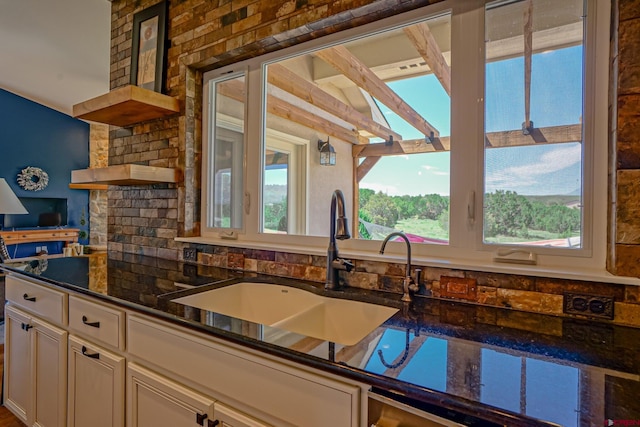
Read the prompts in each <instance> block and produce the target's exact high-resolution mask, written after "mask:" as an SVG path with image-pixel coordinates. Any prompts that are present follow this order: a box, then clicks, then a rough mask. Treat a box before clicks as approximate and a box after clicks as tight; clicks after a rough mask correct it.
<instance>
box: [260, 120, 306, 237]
mask: <svg viewBox="0 0 640 427" xmlns="http://www.w3.org/2000/svg"><path fill="white" fill-rule="evenodd" d="M267 140H268V142H267V144H266V146H267V148H271V149H272V150H277V151H280V152H283V153H286V154H287V155H288V156H289V162H288V164H287V168H288V171H287V225H288V227H287V230H290V229H291V228H290V227H291V226H292V225H293V228H295V229H297V230H303V231H304V233H307V228H308V227H307V220H306V217H307V201H308V198H307V188H306V185H304V184H306V182H307V180H308V176H307V163H308V157H307V152H308V150H307V146H306V145H305V142H306V141H301V140H300V138H298V137H294V136H292V135H287V134H285V133H282V132H279V131H275V130H269V131H268V132H267ZM296 177H302V178H303V179H302V180H299V179H296ZM298 217H301V218H302V220H298V219H296V220H293V219H292V218H298ZM260 229H261V230H262V229H264V227H261V228H260Z"/></svg>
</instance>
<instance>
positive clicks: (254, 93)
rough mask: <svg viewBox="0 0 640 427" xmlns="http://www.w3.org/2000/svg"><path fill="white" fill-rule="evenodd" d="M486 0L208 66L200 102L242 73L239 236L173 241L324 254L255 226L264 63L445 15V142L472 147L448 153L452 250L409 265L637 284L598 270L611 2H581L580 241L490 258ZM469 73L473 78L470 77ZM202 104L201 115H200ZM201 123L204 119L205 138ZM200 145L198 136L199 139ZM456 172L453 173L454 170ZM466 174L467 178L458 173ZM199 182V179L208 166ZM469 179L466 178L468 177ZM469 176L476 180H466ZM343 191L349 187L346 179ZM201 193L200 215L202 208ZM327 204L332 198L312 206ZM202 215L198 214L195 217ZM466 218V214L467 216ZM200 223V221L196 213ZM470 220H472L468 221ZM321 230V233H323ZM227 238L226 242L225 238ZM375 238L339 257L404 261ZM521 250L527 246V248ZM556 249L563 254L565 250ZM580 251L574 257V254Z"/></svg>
mask: <svg viewBox="0 0 640 427" xmlns="http://www.w3.org/2000/svg"><path fill="white" fill-rule="evenodd" d="M486 3H489V1H485V0H468V1H465V2H460V1H454V0H447V1H443V2H440V3H436V4H434V5H430V6H427V7H424V8H420V9H416V10H413V11H410V12H407V13H404V14H401V15H397V16H393V17H390V18H387V19H384V20H381V21H378V22H374V23H371V24H368V25H365V26H362V27H358V28H353V29H350V30H346V31H343V32H340V33H336V34H331V35H328V36H325V37H322V38H319V39H315V40H312V41H309V42H306V43H303V44H299V45H296V46H292V47H290V48H287V49H283V50H280V51H277V52H273V53H270V54H266V55H264V56H261V57H258V58H252V59H249V60H247V61H243V62H242V63H239V64H234V65H230V66H227V67H224V68H221V69H217V70H213V71H210V72H208V73H206V74H205V76H204V83H205V84H204V87H205V98H206V94H207V89H206V88H207V87H208V82H209V81H211V80H212V79H216V78H220V77H223V76H226V75H228V74H229V73H234V72H237V71H239V70H241V69H242V70H245V72H246V74H245V78H246V84H247V100H248V101H247V102H246V104H245V108H246V115H245V141H246V142H245V156H246V157H245V174H246V175H245V204H244V206H245V221H244V230H240V232H238V233H233V232H232V233H219V232H218V231H216V230H206V229H203V232H202V235H201V236H200V237H195V238H179V239H178V240H180V241H185V242H197V243H208V244H216V245H225V246H236V247H246V248H257V249H260V248H264V249H270V250H274V249H275V250H281V251H285V252H294V253H307V254H314V255H323V254H326V249H327V244H328V237H317V236H300V235H274V234H263V233H259V230H261V218H262V212H261V206H262V201H261V189H262V173H261V172H262V171H263V169H264V168H263V166H264V165H263V163H264V149H263V148H262V147H260V149H259V150H258V149H257V147H256V146H255V142H256V141H262V140H263V132H264V131H263V121H264V117H265V116H266V113H265V111H264V105H265V102H264V100H265V98H266V84H265V78H264V70H265V67H266V65H267V64H269V63H271V62H275V61H280V60H283V59H286V58H289V57H292V56H296V55H299V54H301V53H304V52H309V51H312V50H315V49H321V48H325V47H328V46H330V45H334V44H339V43H343V42H345V41H348V40H351V39H354V38H358V37H363V36H367V35H370V34H372V33H375V32H381V31H386V30H389V29H392V28H396V27H398V26H402V25H407V24H409V23H412V22H417V21H422V20H424V19H425V18H428V17H430V16H437V15H439V14H445V13H452V17H451V27H452V29H451V45H452V68H451V70H452V73H451V80H452V84H451V86H452V101H451V140H452V141H473V143H469V144H468V145H465V147H464V149H456V148H455V147H453V144H452V150H451V171H452V174H451V195H450V224H451V227H450V244H449V245H447V246H443V245H413V246H412V251H413V256H414V257H413V258H414V264H420V265H426V266H434V267H446V268H459V269H468V270H479V271H492V272H504V273H518V274H528V275H533V276H544V277H559V278H575V279H582V280H597V281H606V282H616V283H630V284H640V280H638V279H633V278H625V277H616V276H613V275H611V274H609V273H607V272H606V270H605V259H606V241H607V240H606V238H607V237H606V236H607V234H606V224H607V139H608V130H607V114H608V105H607V99H608V80H609V78H608V74H609V68H608V64H609V60H608V58H609V14H610V0H588V1H587V4H588V12H587V14H588V16H589V19H587V27H586V34H587V38H586V39H585V84H584V86H585V88H586V89H585V95H584V103H585V108H584V120H583V122H584V123H586V124H587V125H585V126H584V137H583V140H584V141H585V147H589V145H590V143H588V142H586V141H598V143H597V144H591V145H592V146H593V147H592V149H589V148H586V149H585V151H584V161H583V169H584V172H583V186H584V188H585V190H584V194H585V195H586V196H587V197H585V198H584V203H585V208H584V216H583V230H584V233H583V235H584V240H583V242H584V245H583V249H579V250H566V249H565V250H564V251H563V250H562V249H559V248H554V249H550V248H536V249H535V252H536V254H537V255H538V257H537V265H531V266H523V265H516V264H503V263H496V262H494V259H493V257H494V255H495V251H496V249H497V245H484V244H483V243H482V232H483V231H482V221H481V219H482V197H481V195H482V194H483V191H484V188H483V167H484V152H483V144H482V141H483V140H484V83H485V82H484V69H485V57H484V34H485V30H484V14H485V4H486ZM469 70H472V71H473V72H470V71H469ZM207 107H208V104H207V103H206V102H205V111H204V112H203V117H204V118H206V117H208V114H209V112H208V111H207ZM207 123H208V120H207V119H204V120H203V124H204V125H205V129H204V131H203V135H205V137H206V134H207V129H206V124H207ZM206 140H207V139H205V141H206ZM456 171H458V173H456ZM460 171H466V174H461V173H459V172H460ZM203 177H207V170H206V165H204V169H203ZM470 177H471V179H470ZM474 178H475V179H474ZM347 185H351V183H347ZM205 197H206V191H205V190H204V189H203V203H202V205H203V209H205V208H206V204H207V203H206V199H205ZM310 202H313V203H323V204H326V207H327V220H328V212H329V207H330V200H326V201H325V200H313V201H310ZM351 204H352V201H351V200H347V212H348V217H349V219H350V220H351V221H352V227H353V226H355V225H353V224H355V223H354V217H357V213H356V214H354V210H353V206H351ZM203 212H204V211H203ZM471 214H473V215H471ZM203 218H206V216H205V215H203ZM472 218H475V220H472ZM327 228H328V227H327ZM232 239H233V240H232ZM379 246H380V242H378V241H367V240H360V239H350V240H343V241H340V242H339V247H340V252H341V255H342V256H344V257H349V256H352V257H354V258H357V259H365V260H377V261H392V262H404V260H405V259H406V256H405V248H404V244H400V243H395V242H390V244H389V245H388V247H387V250H386V251H385V255H384V256H381V255H379ZM526 248H527V250H529V249H528V248H529V247H526ZM563 252H564V253H563ZM576 255H578V256H576Z"/></svg>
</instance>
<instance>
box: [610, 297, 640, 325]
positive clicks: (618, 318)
mask: <svg viewBox="0 0 640 427" xmlns="http://www.w3.org/2000/svg"><path fill="white" fill-rule="evenodd" d="M613 314H614V318H613V320H614V322H615V323H619V324H622V325H629V326H634V327H640V305H638V304H626V303H622V302H617V303H615V304H614V306H613Z"/></svg>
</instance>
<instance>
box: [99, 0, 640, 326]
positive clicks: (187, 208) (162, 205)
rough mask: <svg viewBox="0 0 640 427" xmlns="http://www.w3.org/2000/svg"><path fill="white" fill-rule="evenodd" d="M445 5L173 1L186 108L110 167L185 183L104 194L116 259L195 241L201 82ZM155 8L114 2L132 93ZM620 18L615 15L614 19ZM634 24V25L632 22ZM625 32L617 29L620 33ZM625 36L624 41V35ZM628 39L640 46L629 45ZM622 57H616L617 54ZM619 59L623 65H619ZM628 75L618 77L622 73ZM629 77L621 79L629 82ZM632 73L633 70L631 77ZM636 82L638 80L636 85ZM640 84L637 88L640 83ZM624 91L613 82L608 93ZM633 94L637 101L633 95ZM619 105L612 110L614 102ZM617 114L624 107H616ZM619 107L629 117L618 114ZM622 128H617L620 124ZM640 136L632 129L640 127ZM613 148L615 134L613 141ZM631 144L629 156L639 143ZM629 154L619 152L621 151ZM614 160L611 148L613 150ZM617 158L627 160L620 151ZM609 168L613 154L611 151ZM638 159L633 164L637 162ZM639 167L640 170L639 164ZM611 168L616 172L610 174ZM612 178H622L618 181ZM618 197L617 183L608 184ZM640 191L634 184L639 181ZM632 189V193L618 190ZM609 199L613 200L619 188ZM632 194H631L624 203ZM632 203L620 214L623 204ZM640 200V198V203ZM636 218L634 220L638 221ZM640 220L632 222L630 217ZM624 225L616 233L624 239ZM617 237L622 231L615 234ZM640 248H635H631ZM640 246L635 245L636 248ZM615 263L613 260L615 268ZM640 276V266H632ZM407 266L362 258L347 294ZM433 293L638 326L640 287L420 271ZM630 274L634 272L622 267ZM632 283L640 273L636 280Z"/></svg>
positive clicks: (143, 132) (276, 268) (119, 52)
mask: <svg viewBox="0 0 640 427" xmlns="http://www.w3.org/2000/svg"><path fill="white" fill-rule="evenodd" d="M437 1H439V0H431V1H429V0H378V1H374V0H343V1H339V2H335V1H332V0H314V1H309V0H289V1H283V2H273V1H271V0H238V1H235V0H234V1H230V0H220V1H202V0H182V1H177V2H175V1H174V2H170V8H169V24H168V34H169V40H170V43H169V46H170V47H169V49H168V58H167V78H166V91H165V93H167V94H168V95H170V96H174V97H176V98H177V99H179V100H180V101H181V103H182V109H181V112H180V114H179V115H177V116H175V117H171V118H169V119H165V120H157V121H152V122H147V123H142V124H139V125H135V126H132V127H129V128H115V127H112V128H111V130H110V136H109V139H110V144H109V164H110V165H117V164H123V163H141V164H148V165H152V166H163V167H175V168H178V169H180V170H181V171H182V173H183V176H184V181H183V182H181V183H179V184H177V185H172V184H156V185H152V186H144V187H112V188H111V189H110V190H109V192H108V247H109V250H114V251H123V252H129V253H138V254H145V255H152V256H158V257H162V258H167V259H179V258H180V257H181V250H182V248H183V247H185V244H182V243H179V242H175V241H174V238H175V237H177V236H184V237H186V236H194V235H198V233H199V227H200V223H199V210H200V206H199V191H200V190H199V185H200V184H199V183H200V166H201V137H200V130H201V110H202V108H201V103H202V100H201V93H202V88H201V80H202V73H203V72H204V71H207V70H209V69H212V68H214V67H218V66H223V65H226V64H229V63H232V62H235V61H238V60H241V59H245V58H248V57H251V56H256V55H260V54H263V53H266V52H270V51H274V50H276V49H279V48H283V47H287V46H290V45H292V44H295V43H299V42H303V41H306V40H309V39H311V38H314V37H318V36H322V35H325V34H328V33H331V32H335V31H339V30H342V29H345V28H352V27H355V26H358V25H361V24H364V23H368V22H372V21H374V20H376V19H380V18H382V17H386V16H389V15H391V14H396V13H401V12H403V11H406V10H410V9H414V8H416V7H421V6H424V5H427V4H430V3H436V2H437ZM156 2H157V1H156V0H114V1H113V2H112V41H111V88H112V89H115V88H118V87H121V86H124V85H127V84H129V72H130V60H131V59H130V56H131V37H132V21H133V15H134V14H135V13H136V12H138V11H140V10H143V9H145V8H147V7H149V6H151V5H153V4H155V3H156ZM638 3H639V2H638V0H619V5H618V3H616V2H615V0H614V10H615V11H617V10H618V9H619V10H620V12H621V13H620V16H621V17H622V19H621V23H620V26H619V27H618V26H614V31H612V44H613V46H615V47H616V49H614V50H613V52H614V53H613V55H612V70H615V69H616V68H617V67H619V68H620V70H623V68H624V67H625V63H626V62H627V61H629V63H630V64H631V65H632V66H631V68H630V70H631V71H633V70H637V68H635V66H634V65H633V64H635V62H633V59H634V57H635V56H636V54H635V52H638V51H639V50H638V49H637V48H636V47H637V46H636V43H637V40H638V37H637V32H634V31H636V27H637V28H640V27H639V26H637V25H636V26H635V27H634V26H633V25H635V22H636V21H634V20H633V19H631V16H632V15H631V11H634V12H637V11H638V9H639V8H638V7H637V5H638ZM616 16H617V14H616ZM632 21H633V25H630V24H632ZM618 28H619V31H618ZM627 32H629V34H630V35H629V36H626V33H627ZM632 36H633V37H632ZM618 52H620V54H619V55H618ZM623 62H624V63H623ZM620 74H621V75H623V74H624V73H623V72H622V71H621V73H620ZM625 75H626V74H625ZM629 75H630V76H637V75H638V73H637V72H636V73H635V74H633V73H631V74H629ZM630 79H631V80H633V78H631V77H630ZM635 82H637V80H635ZM617 84H618V83H615V82H614V83H613V84H612V94H613V93H614V92H615V90H614V89H615V88H617ZM626 90H627V88H626V87H625V88H623V90H620V91H619V92H620V93H621V94H624V95H621V96H622V97H624V96H627V98H621V99H619V102H618V104H620V103H621V102H622V101H627V102H626V103H625V105H624V106H626V105H629V104H637V103H636V102H635V100H636V99H637V95H627V92H626ZM633 93H634V94H635V93H637V91H636V92H633ZM612 105H614V106H615V103H613V102H612ZM619 108H620V107H619ZM620 110H622V111H623V113H624V111H626V110H624V109H623V108H620ZM612 117H613V118H614V119H616V118H617V122H616V123H617V129H618V138H619V139H620V141H626V140H624V139H623V138H621V135H620V134H621V133H622V132H621V130H622V129H623V127H627V126H631V125H633V124H637V115H634V114H619V113H618V112H617V110H616V109H615V108H612ZM614 122H615V120H614ZM636 128H637V126H636ZM612 134H613V138H612V144H611V145H612V146H613V145H614V144H615V141H617V140H616V135H615V132H612ZM627 142H628V143H627V144H626V145H625V146H624V147H629V148H630V149H631V151H633V150H634V149H635V148H637V147H635V148H634V147H633V146H634V141H627ZM621 147H622V145H621ZM612 151H613V149H612ZM618 157H620V154H618ZM611 158H612V162H613V161H614V159H615V157H614V155H613V154H612V156H611ZM636 160H637V157H636ZM634 167H635V168H640V165H637V166H634ZM613 170H615V169H613ZM612 175H613V176H615V174H612ZM622 175H624V176H623V179H622V180H621V179H618V181H617V182H618V185H619V187H617V188H619V189H620V191H621V193H620V194H617V199H618V204H617V211H616V205H614V204H612V206H613V207H612V213H611V218H612V220H611V222H610V230H615V228H616V218H617V221H618V222H620V225H621V226H622V224H623V223H624V224H628V227H627V229H628V230H634V232H635V235H640V224H639V223H638V222H637V221H638V220H637V219H635V220H633V221H631V219H632V218H633V216H632V215H627V216H625V217H624V218H626V219H629V220H630V221H628V222H624V221H623V220H622V216H621V214H622V213H623V212H625V211H624V210H623V209H627V210H630V211H632V210H633V209H631V208H633V207H635V206H640V203H635V204H634V203H633V202H634V197H640V195H637V196H631V193H630V192H629V191H626V190H625V189H626V188H629V187H628V185H626V183H629V185H630V183H631V182H632V181H633V179H628V180H625V179H624V178H625V177H626V176H629V175H625V174H624V173H623V174H622ZM611 182H612V187H611V188H612V189H615V188H616V187H615V185H616V183H615V181H614V180H611ZM636 182H637V180H636ZM623 191H626V192H623ZM611 194H615V192H614V191H612V193H611ZM625 195H628V197H626V198H625V197H622V196H625ZM627 200H628V201H630V202H632V204H629V205H624V207H623V202H625V203H626V201H627ZM635 202H638V200H635ZM633 213H634V214H635V212H633ZM637 217H638V216H637V215H636V217H635V218H637ZM623 228H624V227H618V229H619V230H621V229H623ZM612 235H615V234H612ZM613 242H614V239H613V238H610V243H609V244H610V247H611V248H615V249H616V250H617V252H614V250H613V249H611V250H610V254H612V256H611V257H610V260H609V261H611V260H613V259H615V258H614V255H615V254H616V253H618V254H620V257H618V258H617V259H616V260H615V262H614V264H615V263H617V264H616V265H617V266H618V269H619V270H620V274H622V268H621V267H623V266H624V265H627V264H629V265H634V266H637V265H638V264H640V263H638V262H637V261H638V256H634V255H633V252H629V253H631V254H632V255H631V256H630V257H626V256H622V255H623V249H626V248H627V246H630V245H627V244H626V242H621V243H622V244H618V243H617V242H618V240H615V243H613ZM634 243H635V241H634ZM192 246H194V247H197V248H198V249H199V250H200V251H201V253H200V255H199V262H200V263H202V264H207V265H216V266H222V267H231V268H239V269H245V270H249V271H257V272H263V273H271V274H278V275H283V276H287V277H295V278H304V279H308V280H314V281H318V282H322V281H324V280H325V262H326V261H325V257H322V256H311V255H300V254H288V253H279V252H274V251H260V250H250V249H239V248H226V247H215V246H207V245H192ZM638 247H640V246H638ZM609 264H610V265H612V264H611V262H610V263H609ZM634 268H640V267H634ZM403 270H404V266H402V265H399V264H393V263H382V262H369V261H360V260H356V272H355V273H352V274H350V275H348V283H349V285H350V286H356V287H361V288H367V289H379V290H383V291H389V292H394V293H398V292H400V283H401V277H402V275H403ZM425 270H426V272H425V277H426V285H427V288H428V289H429V291H430V292H431V293H432V294H433V296H436V297H438V296H442V292H441V287H440V284H441V277H442V276H452V277H466V278H471V279H476V280H477V285H478V286H477V292H476V294H475V296H474V297H473V298H470V299H471V300H472V301H473V302H474V303H477V304H483V305H492V306H493V305H495V306H503V307H505V306H506V307H512V308H515V309H519V310H525V311H533V312H540V313H547V314H555V315H561V314H562V294H563V293H564V292H581V293H587V294H594V295H604V296H610V297H613V298H614V300H615V301H616V303H615V320H614V321H615V322H616V323H621V324H628V325H634V326H640V288H639V287H636V286H625V285H617V284H606V283H594V282H586V281H573V280H562V279H549V278H538V277H530V276H517V275H506V274H493V273H479V272H472V271H460V270H449V269H441V268H425ZM627 271H629V269H627ZM635 275H640V271H637V272H636V273H635Z"/></svg>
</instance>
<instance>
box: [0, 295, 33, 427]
mask: <svg viewBox="0 0 640 427" xmlns="http://www.w3.org/2000/svg"><path fill="white" fill-rule="evenodd" d="M30 322H31V318H30V317H28V316H27V315H25V314H24V313H22V312H20V311H18V310H16V309H14V308H13V307H12V306H10V305H8V306H6V307H5V324H4V328H5V337H4V339H5V344H4V405H5V406H6V407H7V408H8V409H10V410H11V412H13V413H14V414H15V415H16V416H17V417H18V418H20V420H21V421H22V422H24V423H26V422H27V414H30V413H31V407H32V406H31V405H32V393H31V389H32V386H31V334H30V333H29V331H28V330H26V327H25V325H29V326H30V327H31V323H30Z"/></svg>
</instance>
